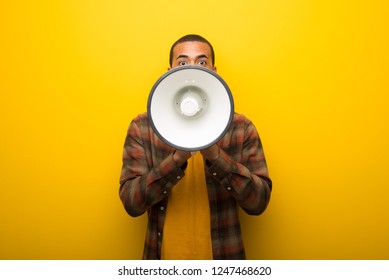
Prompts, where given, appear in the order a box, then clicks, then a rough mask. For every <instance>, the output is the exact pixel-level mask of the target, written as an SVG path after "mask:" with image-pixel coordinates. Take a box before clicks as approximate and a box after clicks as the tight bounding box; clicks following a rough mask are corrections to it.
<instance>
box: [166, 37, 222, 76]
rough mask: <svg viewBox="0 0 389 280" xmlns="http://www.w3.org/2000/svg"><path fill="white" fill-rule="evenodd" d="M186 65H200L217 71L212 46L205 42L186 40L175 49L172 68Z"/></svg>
mask: <svg viewBox="0 0 389 280" xmlns="http://www.w3.org/2000/svg"><path fill="white" fill-rule="evenodd" d="M184 65H198V66H203V67H207V68H209V69H211V70H212V71H215V72H216V67H215V66H214V65H213V61H212V56H211V48H210V47H209V46H208V45H207V44H206V43H203V42H184V43H180V44H178V45H176V46H175V47H174V49H173V59H172V68H174V67H177V66H184Z"/></svg>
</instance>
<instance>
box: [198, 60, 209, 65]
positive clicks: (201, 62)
mask: <svg viewBox="0 0 389 280" xmlns="http://www.w3.org/2000/svg"><path fill="white" fill-rule="evenodd" d="M199 64H200V65H207V62H206V61H205V60H201V61H199Z"/></svg>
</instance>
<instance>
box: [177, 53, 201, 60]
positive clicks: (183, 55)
mask: <svg viewBox="0 0 389 280" xmlns="http://www.w3.org/2000/svg"><path fill="white" fill-rule="evenodd" d="M181 58H189V56H188V55H186V54H180V55H179V56H177V58H176V60H178V59H181ZM199 58H208V56H207V55H205V54H200V55H198V56H196V59H199Z"/></svg>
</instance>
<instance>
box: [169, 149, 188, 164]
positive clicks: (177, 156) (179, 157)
mask: <svg viewBox="0 0 389 280" xmlns="http://www.w3.org/2000/svg"><path fill="white" fill-rule="evenodd" d="M191 156H192V154H191V153H190V152H187V151H181V150H175V151H174V153H173V160H174V161H175V162H176V163H177V165H178V166H182V165H183V164H184V163H185V162H186V161H187V160H188V158H190V157H191Z"/></svg>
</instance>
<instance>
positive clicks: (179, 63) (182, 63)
mask: <svg viewBox="0 0 389 280" xmlns="http://www.w3.org/2000/svg"><path fill="white" fill-rule="evenodd" d="M187 64H188V63H187V62H186V61H180V62H178V65H180V66H185V65H187Z"/></svg>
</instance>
